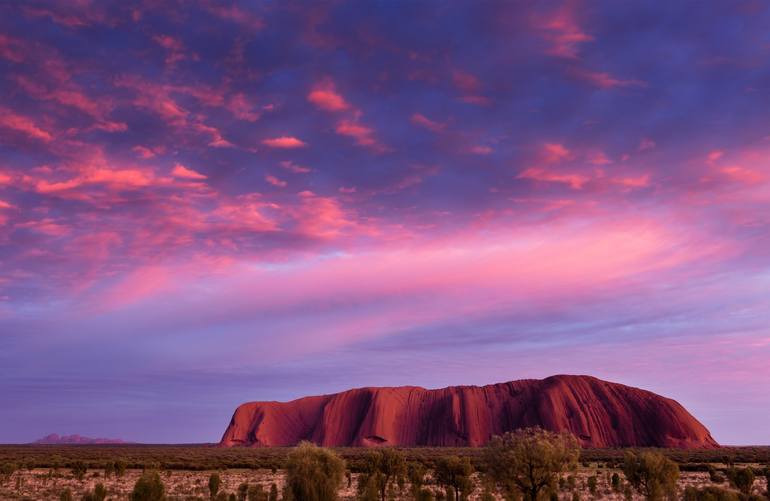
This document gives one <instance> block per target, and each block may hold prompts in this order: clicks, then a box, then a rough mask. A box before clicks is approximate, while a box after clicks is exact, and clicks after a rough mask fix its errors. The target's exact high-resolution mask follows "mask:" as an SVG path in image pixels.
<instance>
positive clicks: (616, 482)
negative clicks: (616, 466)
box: [610, 472, 621, 492]
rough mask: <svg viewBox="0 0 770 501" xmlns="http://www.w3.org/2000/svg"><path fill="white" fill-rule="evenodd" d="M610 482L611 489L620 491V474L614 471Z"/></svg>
mask: <svg viewBox="0 0 770 501" xmlns="http://www.w3.org/2000/svg"><path fill="white" fill-rule="evenodd" d="M610 482H611V483H612V490H613V491H615V492H620V491H621V488H620V475H618V472H614V473H613V474H612V480H611V481H610Z"/></svg>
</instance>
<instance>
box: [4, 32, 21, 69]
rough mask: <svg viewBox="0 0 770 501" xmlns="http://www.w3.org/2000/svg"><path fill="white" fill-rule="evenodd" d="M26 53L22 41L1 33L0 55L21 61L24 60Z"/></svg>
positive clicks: (9, 59)
mask: <svg viewBox="0 0 770 501" xmlns="http://www.w3.org/2000/svg"><path fill="white" fill-rule="evenodd" d="M24 54H25V51H24V44H23V43H22V42H21V41H19V40H17V39H15V38H11V37H9V36H7V35H3V34H2V33H0V57H2V58H3V59H7V60H8V61H12V62H14V63H20V62H22V61H24Z"/></svg>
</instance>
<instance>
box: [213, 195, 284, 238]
mask: <svg viewBox="0 0 770 501" xmlns="http://www.w3.org/2000/svg"><path fill="white" fill-rule="evenodd" d="M275 208H276V207H275V206H272V205H271V204H270V203H268V202H265V201H264V200H262V198H261V197H260V196H258V195H256V194H249V195H241V196H239V197H236V198H235V199H234V200H232V201H229V200H226V201H224V202H223V203H222V204H221V205H220V206H219V207H217V208H216V209H215V210H214V212H213V214H214V216H215V217H216V218H219V219H221V220H223V221H225V222H227V223H229V224H231V225H233V227H234V228H236V229H237V228H243V229H247V230H248V231H257V232H267V231H275V230H278V224H277V223H276V222H275V221H274V220H272V219H271V218H270V217H269V216H268V215H267V214H266V213H267V212H268V211H270V210H272V209H275Z"/></svg>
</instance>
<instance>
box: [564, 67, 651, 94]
mask: <svg viewBox="0 0 770 501" xmlns="http://www.w3.org/2000/svg"><path fill="white" fill-rule="evenodd" d="M572 71H573V73H574V74H575V76H577V77H578V78H579V79H581V80H584V81H586V82H588V83H590V84H591V85H593V86H596V87H599V88H601V89H613V88H616V87H638V86H643V85H644V82H641V81H639V80H633V79H631V80H624V79H621V78H617V77H614V76H612V75H610V74H609V73H606V72H601V71H591V70H586V69H573V70H572Z"/></svg>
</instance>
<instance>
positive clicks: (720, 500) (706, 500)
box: [682, 485, 740, 501]
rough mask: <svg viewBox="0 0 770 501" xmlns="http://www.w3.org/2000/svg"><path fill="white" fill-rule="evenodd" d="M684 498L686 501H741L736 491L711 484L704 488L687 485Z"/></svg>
mask: <svg viewBox="0 0 770 501" xmlns="http://www.w3.org/2000/svg"><path fill="white" fill-rule="evenodd" d="M682 499H683V500H684V501H739V500H740V497H739V496H738V495H737V494H736V493H735V492H732V491H728V490H725V489H721V488H719V487H715V486H713V485H709V486H706V487H704V488H702V489H698V488H696V487H693V486H688V487H686V488H685V489H684V495H683V496H682Z"/></svg>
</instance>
